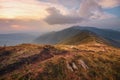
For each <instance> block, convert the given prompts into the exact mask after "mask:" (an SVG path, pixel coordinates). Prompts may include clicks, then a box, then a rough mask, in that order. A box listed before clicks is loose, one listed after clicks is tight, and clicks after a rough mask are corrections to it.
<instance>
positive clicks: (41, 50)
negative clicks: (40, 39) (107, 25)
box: [0, 43, 120, 80]
mask: <svg viewBox="0 0 120 80" xmlns="http://www.w3.org/2000/svg"><path fill="white" fill-rule="evenodd" d="M119 53H120V49H119V48H113V47H110V46H106V45H103V44H98V43H94V44H84V45H78V46H75V45H74V46H73V45H71V46H70V45H55V46H50V45H31V44H22V45H18V46H13V47H5V48H3V47H0V62H1V63H0V80H119V79H120V54H119Z"/></svg>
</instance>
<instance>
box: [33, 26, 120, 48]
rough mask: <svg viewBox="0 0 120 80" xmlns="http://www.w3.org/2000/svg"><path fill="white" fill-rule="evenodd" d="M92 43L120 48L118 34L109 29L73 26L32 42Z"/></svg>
mask: <svg viewBox="0 0 120 80" xmlns="http://www.w3.org/2000/svg"><path fill="white" fill-rule="evenodd" d="M93 41H94V42H98V43H105V44H109V45H113V46H117V47H120V32H119V31H115V30H111V29H100V28H95V27H81V26H73V27H70V28H67V29H64V30H61V31H58V32H51V33H47V34H44V35H42V36H39V37H38V38H37V39H35V40H34V42H35V43H39V44H68V45H78V44H82V43H88V42H93Z"/></svg>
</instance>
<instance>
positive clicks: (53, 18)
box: [45, 7, 83, 24]
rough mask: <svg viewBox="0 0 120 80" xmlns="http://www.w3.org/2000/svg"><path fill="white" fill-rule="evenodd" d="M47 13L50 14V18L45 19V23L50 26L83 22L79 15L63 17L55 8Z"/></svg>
mask: <svg viewBox="0 0 120 80" xmlns="http://www.w3.org/2000/svg"><path fill="white" fill-rule="evenodd" d="M47 12H48V13H49V16H48V17H47V18H45V21H46V22H47V23H49V24H72V23H78V22H81V21H82V20H83V19H82V18H81V17H79V16H78V15H63V14H62V13H61V12H60V11H59V10H57V9H56V8H54V7H51V8H49V9H47Z"/></svg>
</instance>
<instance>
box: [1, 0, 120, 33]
mask: <svg viewBox="0 0 120 80" xmlns="http://www.w3.org/2000/svg"><path fill="white" fill-rule="evenodd" d="M73 25H80V26H95V27H101V28H113V29H120V0H0V33H15V32H19V33H20V32H29V33H32V32H33V33H34V32H37V33H38V32H39V33H44V32H48V31H55V30H60V29H64V28H67V27H70V26H73Z"/></svg>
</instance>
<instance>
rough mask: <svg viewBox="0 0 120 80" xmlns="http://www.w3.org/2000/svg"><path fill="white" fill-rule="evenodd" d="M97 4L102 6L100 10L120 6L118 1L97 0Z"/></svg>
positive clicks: (119, 0)
mask: <svg viewBox="0 0 120 80" xmlns="http://www.w3.org/2000/svg"><path fill="white" fill-rule="evenodd" d="M98 3H99V5H101V6H102V8H113V7H117V6H120V0H99V2H98Z"/></svg>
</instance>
